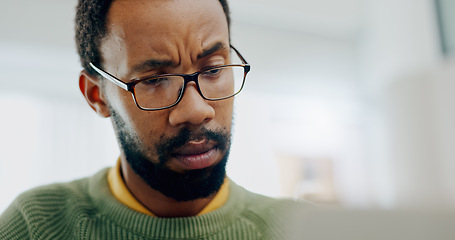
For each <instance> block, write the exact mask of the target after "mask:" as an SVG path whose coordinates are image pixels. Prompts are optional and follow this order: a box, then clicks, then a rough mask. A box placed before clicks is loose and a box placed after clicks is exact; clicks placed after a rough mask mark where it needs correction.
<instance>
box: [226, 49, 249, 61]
mask: <svg viewBox="0 0 455 240" xmlns="http://www.w3.org/2000/svg"><path fill="white" fill-rule="evenodd" d="M230 46H231V48H232V49H234V51H235V53H237V56H239V58H240V60H242V62H243V64H248V62H247V61H246V60H245V58H243V56H242V54H240V52H239V51H238V50H237V49H236V48H235V47H234V46H232V45H230Z"/></svg>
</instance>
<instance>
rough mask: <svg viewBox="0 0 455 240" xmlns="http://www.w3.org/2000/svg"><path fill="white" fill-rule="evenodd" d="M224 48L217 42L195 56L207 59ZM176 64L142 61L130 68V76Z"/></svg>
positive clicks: (168, 61) (166, 61)
mask: <svg viewBox="0 0 455 240" xmlns="http://www.w3.org/2000/svg"><path fill="white" fill-rule="evenodd" d="M224 48H226V45H225V44H223V43H222V42H217V43H215V44H214V45H213V46H211V47H210V48H207V49H205V50H203V51H202V53H200V54H199V55H197V59H201V58H204V57H207V56H209V55H211V54H213V53H215V52H217V51H219V50H220V49H224ZM175 65H176V64H175V63H174V62H172V61H170V60H156V59H150V60H146V61H143V62H141V63H139V64H136V65H135V66H133V67H132V69H131V71H130V74H132V73H137V72H143V71H147V70H150V69H159V68H165V67H172V66H175Z"/></svg>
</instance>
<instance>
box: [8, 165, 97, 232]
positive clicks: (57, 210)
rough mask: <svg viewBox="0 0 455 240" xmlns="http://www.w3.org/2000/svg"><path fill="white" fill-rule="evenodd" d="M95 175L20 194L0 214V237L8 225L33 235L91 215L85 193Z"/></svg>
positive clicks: (86, 193)
mask: <svg viewBox="0 0 455 240" xmlns="http://www.w3.org/2000/svg"><path fill="white" fill-rule="evenodd" d="M104 171H105V170H102V171H100V172H99V173H97V174H96V175H100V174H103V172H104ZM96 175H95V176H96ZM95 176H92V177H89V178H82V179H78V180H75V181H71V182H67V183H55V184H50V185H45V186H40V187H36V188H33V189H31V190H28V191H26V192H24V193H22V194H20V195H19V196H18V197H17V198H16V199H15V200H14V201H13V202H12V203H11V205H10V206H9V207H8V208H7V209H6V211H5V212H3V213H2V214H1V215H0V236H1V235H2V231H3V230H5V229H3V228H6V227H5V226H8V227H9V228H11V224H15V228H18V229H22V230H27V232H28V234H32V235H33V233H38V232H40V231H45V230H46V229H51V228H57V227H58V228H65V227H68V226H71V224H75V223H76V222H77V221H79V220H81V219H83V218H85V217H87V216H89V215H91V214H93V213H94V211H93V208H94V207H93V204H92V199H91V196H90V194H89V193H88V192H89V188H90V185H91V181H94V180H93V178H94V177H95ZM56 221H57V222H56ZM51 225H52V226H53V227H52V226H51ZM2 229H3V230H2Z"/></svg>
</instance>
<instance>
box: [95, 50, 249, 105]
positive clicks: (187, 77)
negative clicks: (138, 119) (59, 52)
mask: <svg viewBox="0 0 455 240" xmlns="http://www.w3.org/2000/svg"><path fill="white" fill-rule="evenodd" d="M230 47H231V48H232V49H233V50H234V51H235V52H236V53H237V56H238V57H239V58H240V60H241V61H242V64H227V65H220V66H214V67H208V68H205V69H202V70H200V71H197V72H194V73H192V74H161V75H153V76H146V77H139V78H133V79H131V80H130V82H124V81H122V80H120V79H119V78H117V77H116V76H114V75H112V74H110V73H108V72H106V71H104V70H102V69H101V68H98V67H96V66H95V65H94V64H93V63H92V62H90V63H89V64H90V67H91V68H92V69H93V70H95V71H96V72H97V73H98V74H100V75H101V76H102V77H104V78H106V79H107V80H109V81H111V82H112V83H114V84H115V85H117V86H118V87H120V88H122V89H124V90H126V91H128V92H130V93H131V95H132V96H133V99H134V102H135V103H136V106H137V107H138V108H139V109H141V110H145V111H157V110H164V109H168V108H171V107H174V106H176V105H177V104H178V103H179V102H180V100H182V97H183V94H184V92H185V88H186V85H187V84H188V83H189V82H195V83H196V88H197V91H198V92H199V94H200V95H201V96H202V98H203V99H205V100H208V101H219V100H223V99H228V98H231V97H234V96H235V95H237V94H238V93H240V92H241V91H242V89H243V86H244V85H245V79H246V75H247V74H248V72H249V71H250V69H251V66H250V65H249V64H248V62H247V61H246V60H245V58H243V56H242V55H241V54H240V52H239V51H238V50H237V49H235V48H234V47H233V46H232V45H230ZM223 67H243V70H244V75H243V80H242V86H241V87H240V89H239V90H238V91H237V92H235V93H234V94H232V95H229V96H227V97H222V98H206V97H205V96H204V95H203V94H202V91H201V89H200V87H199V82H198V77H199V74H201V73H203V72H206V71H209V70H212V69H217V68H223ZM169 76H180V77H183V79H184V83H183V87H182V89H181V90H180V92H179V96H178V98H177V100H176V101H175V102H174V103H173V104H171V105H170V106H166V107H161V108H144V107H141V106H140V105H139V103H138V102H137V99H136V92H135V86H136V85H137V84H138V83H140V82H142V81H147V80H150V79H152V78H160V77H169Z"/></svg>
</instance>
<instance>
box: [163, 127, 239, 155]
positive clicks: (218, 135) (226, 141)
mask: <svg viewBox="0 0 455 240" xmlns="http://www.w3.org/2000/svg"><path fill="white" fill-rule="evenodd" d="M161 138H162V139H161V141H160V142H159V143H158V144H157V145H156V150H157V151H158V153H159V155H161V156H164V155H169V154H170V153H171V152H173V151H175V150H177V149H178V148H181V147H183V146H184V145H185V144H187V143H188V142H189V141H196V140H202V139H205V140H207V141H213V142H215V143H216V145H217V148H218V149H220V150H222V151H224V150H226V149H227V148H228V147H229V145H230V134H229V133H228V132H227V131H226V130H225V129H216V130H210V129H207V128H201V130H199V131H197V132H195V131H191V130H190V129H188V128H182V129H181V130H180V131H179V132H178V133H177V134H176V135H175V136H174V137H169V138H164V137H161Z"/></svg>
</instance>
